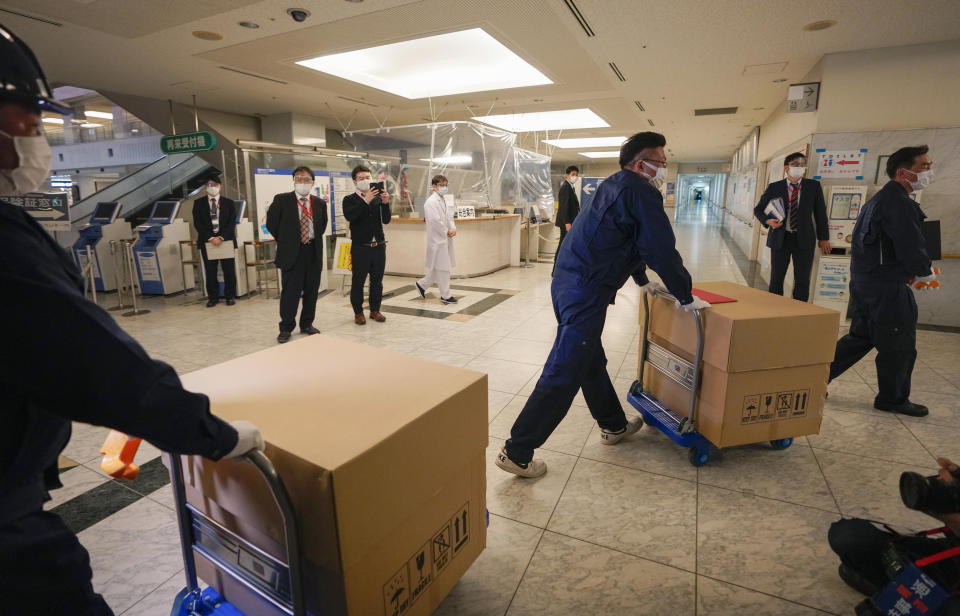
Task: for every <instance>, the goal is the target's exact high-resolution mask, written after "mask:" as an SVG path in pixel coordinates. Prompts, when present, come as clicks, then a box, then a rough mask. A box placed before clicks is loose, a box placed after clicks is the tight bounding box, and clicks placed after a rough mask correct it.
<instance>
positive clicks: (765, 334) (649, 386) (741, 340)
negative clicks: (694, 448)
mask: <svg viewBox="0 0 960 616" xmlns="http://www.w3.org/2000/svg"><path fill="white" fill-rule="evenodd" d="M695 287H696V288H698V289H702V290H704V291H708V292H710V293H716V294H718V295H723V296H726V297H730V298H733V299H736V300H737V301H736V302H733V303H725V304H715V305H713V306H712V307H710V308H709V309H707V310H704V311H702V315H703V327H704V347H703V364H702V371H701V374H702V378H701V386H700V392H699V397H698V401H697V404H698V421H697V430H698V431H699V432H700V433H701V434H703V435H704V436H705V437H707V439H709V440H710V442H712V443H713V444H714V445H716V446H718V447H731V446H735V445H744V444H747V443H759V442H764V441H769V440H775V439H782V438H793V437H798V436H804V435H807V434H817V433H818V432H819V430H820V422H821V420H822V418H823V404H824V400H825V398H826V391H827V377H828V375H829V368H830V362H831V361H832V360H833V354H834V349H835V347H836V341H837V333H838V330H839V326H840V314H839V313H838V312H836V311H835V310H830V309H828V308H823V307H820V306H814V305H813V304H808V303H804V302H798V301H796V300H793V299H789V298H785V297H781V296H779V295H774V294H772V293H768V292H766V291H762V290H759V289H753V288H750V287H745V286H743V285H738V284H734V283H731V282H705V283H697V284H696V285H695ZM651 303H652V309H651V316H650V330H649V333H648V338H649V339H650V340H652V341H653V342H655V343H657V344H659V345H660V346H662V347H664V348H665V349H667V350H668V351H670V352H672V353H675V354H676V355H679V356H680V357H682V358H684V359H686V360H687V361H690V362H692V361H693V360H694V357H695V356H696V350H697V337H696V329H695V326H694V317H693V315H692V314H690V313H687V312H684V311H682V310H677V309H676V308H675V307H674V304H673V302H672V301H670V300H667V299H666V298H662V297H657V298H654V299H653V301H652V302H651ZM640 319H641V323H642V322H643V313H642V311H641V314H640ZM641 344H642V341H641ZM643 383H644V388H645V389H646V390H647V391H649V392H650V393H651V394H653V396H654V397H656V398H657V399H658V400H659V401H660V402H662V403H663V404H664V406H666V407H667V408H669V409H670V410H672V411H674V412H676V413H677V414H679V415H681V416H686V415H687V414H688V413H687V411H688V409H689V401H690V394H689V392H688V391H687V390H685V389H683V388H682V387H681V386H680V385H679V384H677V383H676V382H674V381H673V380H671V379H670V378H668V377H665V376H664V375H663V374H661V373H660V372H657V371H656V370H654V369H652V368H650V367H649V366H647V368H646V369H645V370H644V377H643Z"/></svg>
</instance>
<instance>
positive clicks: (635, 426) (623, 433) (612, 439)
mask: <svg viewBox="0 0 960 616" xmlns="http://www.w3.org/2000/svg"><path fill="white" fill-rule="evenodd" d="M642 427H643V417H641V416H640V415H635V416H633V417H630V418H629V419H627V425H626V427H625V428H623V429H622V430H620V431H619V432H611V431H610V430H604V429H603V428H601V429H600V442H601V443H603V444H604V445H616V444H617V443H619V442H620V441H622V440H623V439H624V438H626V437H628V436H630V435H631V434H633V433H635V432H636V431H637V430H639V429H640V428H642Z"/></svg>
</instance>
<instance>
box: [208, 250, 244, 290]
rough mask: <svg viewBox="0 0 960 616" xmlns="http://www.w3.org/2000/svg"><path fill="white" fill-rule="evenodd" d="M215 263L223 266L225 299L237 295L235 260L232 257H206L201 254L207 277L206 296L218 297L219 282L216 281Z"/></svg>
mask: <svg viewBox="0 0 960 616" xmlns="http://www.w3.org/2000/svg"><path fill="white" fill-rule="evenodd" d="M217 264H219V265H220V267H222V268H223V296H224V297H225V298H226V299H234V298H236V297H237V262H236V260H234V259H213V260H212V261H211V260H210V259H207V255H205V254H204V255H203V271H204V274H205V275H206V277H207V298H209V299H213V300H216V299H219V298H220V283H219V282H218V281H217Z"/></svg>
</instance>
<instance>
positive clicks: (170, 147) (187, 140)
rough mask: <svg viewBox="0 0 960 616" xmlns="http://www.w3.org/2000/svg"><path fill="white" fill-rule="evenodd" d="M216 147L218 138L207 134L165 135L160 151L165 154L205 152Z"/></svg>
mask: <svg viewBox="0 0 960 616" xmlns="http://www.w3.org/2000/svg"><path fill="white" fill-rule="evenodd" d="M216 145H217V139H216V137H214V136H213V135H212V134H210V133H207V132H201V133H183V134H181V135H164V136H163V139H161V140H160V149H161V150H163V153H164V154H179V153H180V152H203V151H204V150H212V149H213V148H214V147H216Z"/></svg>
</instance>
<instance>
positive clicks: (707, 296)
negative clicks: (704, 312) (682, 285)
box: [692, 289, 737, 304]
mask: <svg viewBox="0 0 960 616" xmlns="http://www.w3.org/2000/svg"><path fill="white" fill-rule="evenodd" d="M692 293H693V294H694V295H696V296H697V297H699V298H700V299H702V300H703V301H705V302H707V303H709V304H730V303H733V302H735V301H737V300H735V299H734V298H732V297H727V296H726V295H717V294H716V293H710V292H709V291H701V290H700V289H693V291H692Z"/></svg>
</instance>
